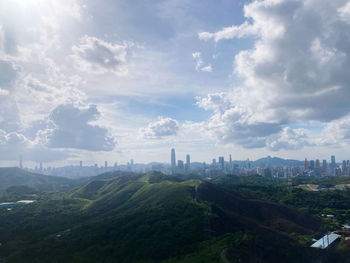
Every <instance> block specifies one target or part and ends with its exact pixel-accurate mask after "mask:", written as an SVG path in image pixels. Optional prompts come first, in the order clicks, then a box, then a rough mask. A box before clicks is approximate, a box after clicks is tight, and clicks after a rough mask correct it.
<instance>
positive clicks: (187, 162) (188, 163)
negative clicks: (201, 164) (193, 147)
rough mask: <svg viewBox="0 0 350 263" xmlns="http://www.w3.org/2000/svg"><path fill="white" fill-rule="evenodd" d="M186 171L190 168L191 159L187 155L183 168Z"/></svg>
mask: <svg viewBox="0 0 350 263" xmlns="http://www.w3.org/2000/svg"><path fill="white" fill-rule="evenodd" d="M185 168H186V170H187V171H188V170H190V168H191V157H190V155H189V154H187V155H186V166H185Z"/></svg>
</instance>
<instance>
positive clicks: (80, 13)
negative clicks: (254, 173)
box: [0, 0, 350, 165]
mask: <svg viewBox="0 0 350 263" xmlns="http://www.w3.org/2000/svg"><path fill="white" fill-rule="evenodd" d="M349 146H350V1H345V0H333V1H328V0H259V1H247V0H245V1H244V0H216V1H212V0H204V1H203V0H158V1H154V0H135V1H127V0H103V1H95V0H1V2H0V157H1V158H0V159H1V161H0V165H12V164H16V163H17V162H18V159H19V156H21V155H22V156H23V159H24V162H25V164H27V165H33V164H34V163H35V162H44V163H45V164H46V165H67V164H77V163H78V161H79V160H83V161H84V162H85V164H94V163H100V164H101V163H102V162H103V161H104V160H107V161H109V162H111V163H114V162H115V161H117V162H118V163H125V162H127V161H128V160H129V159H131V158H133V159H135V162H151V161H162V162H163V161H166V162H169V159H170V148H171V147H175V148H176V151H177V157H178V158H179V159H184V158H185V154H186V153H190V154H191V158H192V160H194V161H207V162H208V161H210V160H211V158H213V157H217V156H219V155H224V156H228V154H230V153H231V154H232V156H233V158H234V159H238V160H243V159H246V158H250V159H253V160H254V159H257V158H260V157H263V156H266V155H272V156H280V157H284V158H295V159H303V158H305V157H307V158H309V159H312V158H314V159H315V158H319V159H327V160H328V159H330V155H331V154H335V155H336V158H337V160H341V159H350V151H349V150H348V149H349Z"/></svg>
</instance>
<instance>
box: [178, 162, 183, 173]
mask: <svg viewBox="0 0 350 263" xmlns="http://www.w3.org/2000/svg"><path fill="white" fill-rule="evenodd" d="M177 168H179V170H180V171H182V170H183V169H184V161H182V160H178V161H177Z"/></svg>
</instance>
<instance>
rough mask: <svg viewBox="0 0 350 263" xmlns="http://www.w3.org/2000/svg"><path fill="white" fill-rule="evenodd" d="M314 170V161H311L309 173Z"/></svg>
mask: <svg viewBox="0 0 350 263" xmlns="http://www.w3.org/2000/svg"><path fill="white" fill-rule="evenodd" d="M314 169H315V161H314V160H311V161H310V171H313V170H314Z"/></svg>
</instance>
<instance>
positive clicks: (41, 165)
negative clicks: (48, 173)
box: [39, 162, 43, 171]
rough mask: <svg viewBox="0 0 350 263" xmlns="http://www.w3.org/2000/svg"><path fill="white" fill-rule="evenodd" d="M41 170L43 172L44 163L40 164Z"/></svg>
mask: <svg viewBox="0 0 350 263" xmlns="http://www.w3.org/2000/svg"><path fill="white" fill-rule="evenodd" d="M39 170H40V171H42V170H43V163H42V162H40V168H39Z"/></svg>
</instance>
